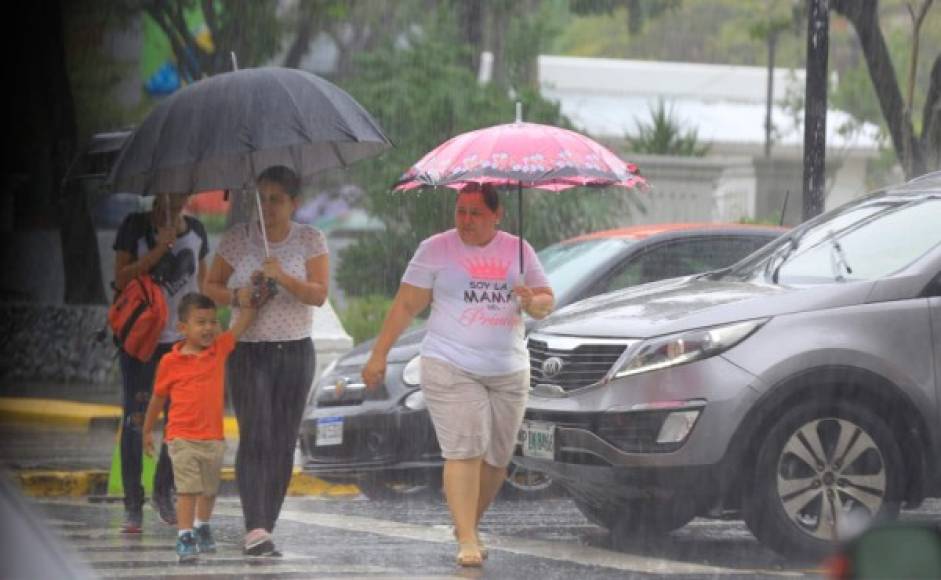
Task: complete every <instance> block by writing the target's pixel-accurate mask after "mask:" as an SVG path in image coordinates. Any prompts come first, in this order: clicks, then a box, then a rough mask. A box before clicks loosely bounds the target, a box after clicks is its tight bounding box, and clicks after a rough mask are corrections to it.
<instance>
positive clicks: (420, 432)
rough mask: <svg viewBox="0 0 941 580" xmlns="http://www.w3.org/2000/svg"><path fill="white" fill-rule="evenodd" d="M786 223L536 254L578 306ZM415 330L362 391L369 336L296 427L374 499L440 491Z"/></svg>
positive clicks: (646, 232) (579, 241)
mask: <svg viewBox="0 0 941 580" xmlns="http://www.w3.org/2000/svg"><path fill="white" fill-rule="evenodd" d="M784 231H785V230H784V229H783V228H777V227H771V226H748V225H741V224H667V225H648V226H636V227H630V228H624V229H618V230H609V231H603V232H597V233H592V234H589V235H584V236H580V237H577V238H573V239H570V240H566V241H564V242H561V243H558V244H554V245H552V246H549V247H547V248H545V249H543V250H542V251H540V252H539V257H540V261H541V262H542V264H543V267H544V268H545V270H546V273H547V275H548V277H549V280H550V282H551V284H552V288H553V290H554V292H555V296H556V301H557V304H559V305H565V304H568V303H570V302H574V301H575V300H578V299H580V298H585V297H588V296H593V295H595V294H598V293H601V292H607V291H610V290H614V289H617V288H624V287H627V286H631V285H634V284H639V283H643V282H650V281H653V280H659V279H662V278H667V277H671V276H680V275H685V274H692V273H694V272H703V271H707V270H714V269H716V268H721V267H724V266H727V265H729V264H731V263H733V262H735V261H737V260H738V259H739V258H741V257H743V256H745V255H747V254H749V253H751V252H752V251H753V250H755V249H757V248H759V247H761V246H763V245H765V244H767V243H768V242H769V241H771V240H772V239H774V238H776V237H777V236H779V235H781V233H783V232H784ZM424 334H425V331H424V328H422V327H419V328H417V329H415V330H412V331H410V332H407V333H404V334H403V335H402V336H401V337H400V338H399V340H398V341H397V342H396V344H395V346H394V347H393V348H392V350H391V351H390V353H389V357H388V368H387V371H386V382H385V384H384V385H383V386H382V387H381V388H379V389H377V390H376V391H375V392H368V391H366V388H365V385H363V383H362V378H361V372H362V367H363V365H364V364H365V362H366V359H367V358H368V356H369V352H370V350H371V349H372V341H368V342H365V343H362V344H360V345H358V346H357V347H355V348H353V349H352V350H351V351H350V352H349V353H347V354H346V355H345V356H343V357H342V358H340V359H339V360H337V361H336V363H335V364H334V365H331V366H330V367H328V368H327V369H325V371H324V373H323V375H322V377H321V379H320V381H319V382H318V384H317V385H316V387H315V388H314V389H312V391H311V395H310V399H309V401H308V405H307V410H306V411H305V415H304V419H303V421H302V423H301V429H300V447H301V452H302V456H303V466H304V469H305V470H306V471H307V472H309V473H312V474H314V475H317V476H319V477H322V478H325V479H328V480H333V481H342V482H348V481H355V482H357V484H358V485H359V487H360V489H361V490H362V491H363V493H365V494H366V495H367V496H369V497H373V498H378V497H386V496H390V495H392V496H394V495H398V494H406V493H415V492H425V491H428V490H436V489H438V488H439V487H440V476H441V473H440V472H441V465H442V459H441V455H440V453H441V452H440V449H439V447H438V442H437V439H436V438H435V434H434V431H433V428H432V425H431V419H430V417H429V416H428V411H427V410H426V408H425V404H424V399H423V396H422V393H421V391H420V390H419V388H418V387H419V384H420V377H419V375H418V369H419V366H418V353H419V348H420V346H421V341H422V338H423V337H424ZM508 481H509V483H510V485H511V487H514V488H516V489H520V490H528V491H538V490H542V489H546V488H547V487H548V486H549V485H550V484H551V481H550V480H548V479H547V478H546V477H545V476H544V475H543V474H540V473H538V472H532V471H526V470H521V469H518V468H515V469H514V470H512V472H511V474H510V476H509V479H508Z"/></svg>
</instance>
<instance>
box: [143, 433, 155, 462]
mask: <svg viewBox="0 0 941 580" xmlns="http://www.w3.org/2000/svg"><path fill="white" fill-rule="evenodd" d="M144 453H146V454H147V456H148V457H153V456H154V434H153V432H152V431H147V432H146V433H144Z"/></svg>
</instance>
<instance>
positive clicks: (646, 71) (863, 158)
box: [539, 55, 879, 223]
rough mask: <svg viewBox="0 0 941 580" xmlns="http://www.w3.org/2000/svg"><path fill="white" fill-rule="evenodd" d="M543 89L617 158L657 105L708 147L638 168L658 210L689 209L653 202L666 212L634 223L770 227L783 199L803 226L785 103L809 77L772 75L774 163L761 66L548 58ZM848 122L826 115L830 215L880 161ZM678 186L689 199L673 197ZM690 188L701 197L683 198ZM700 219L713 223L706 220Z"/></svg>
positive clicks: (798, 143) (796, 147) (797, 120)
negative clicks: (766, 222)
mask: <svg viewBox="0 0 941 580" xmlns="http://www.w3.org/2000/svg"><path fill="white" fill-rule="evenodd" d="M539 82H540V89H541V92H542V94H543V96H544V97H546V98H548V99H550V100H553V101H556V102H558V103H559V104H560V106H561V110H562V113H563V114H564V115H566V116H567V117H568V118H569V119H570V120H571V121H572V122H573V123H574V124H575V126H576V127H577V128H578V129H580V130H582V131H584V132H586V133H588V134H590V135H592V136H593V137H594V138H596V139H598V140H600V141H603V142H605V143H607V144H608V145H610V146H612V147H613V148H615V149H620V150H623V149H625V148H626V145H627V136H628V135H631V134H635V133H636V132H637V123H638V121H640V122H641V123H649V122H650V116H651V115H650V111H651V109H653V108H655V107H656V106H657V103H658V100H660V99H662V100H663V101H664V103H665V104H666V105H667V108H668V110H671V111H672V113H673V115H674V118H675V119H677V120H679V121H680V123H681V124H682V125H683V126H684V127H685V128H689V129H695V130H696V131H697V135H698V138H699V140H700V141H701V142H702V143H704V144H708V145H709V153H708V155H707V157H705V158H698V159H692V158H670V160H669V161H667V160H664V159H659V160H658V159H651V158H646V157H644V158H640V157H638V158H637V159H635V161H638V164H639V165H640V168H641V171H642V173H645V174H646V175H647V176H648V177H649V178H650V180H651V182H652V184H653V185H654V187H655V188H658V189H660V190H661V191H663V192H664V194H665V196H661V198H660V199H661V200H662V201H666V200H670V202H669V203H671V204H673V205H676V204H677V203H682V204H685V205H686V207H682V208H681V207H677V208H674V209H672V210H671V209H670V208H668V207H665V206H664V205H663V203H660V202H657V203H655V205H657V206H663V207H659V210H658V208H657V207H654V208H652V211H651V212H649V213H648V215H646V216H638V221H644V222H646V221H658V220H663V219H677V220H683V219H708V218H711V219H723V220H736V219H741V218H745V217H748V218H754V217H758V218H769V217H773V216H774V215H780V214H781V208H782V207H783V205H784V197H785V195H786V193H787V192H790V195H789V200H788V202H787V210H786V212H785V217H786V220H785V221H786V223H796V222H797V221H799V215H800V205H801V190H802V186H801V183H802V158H803V140H804V130H803V124H802V117H803V110H802V107H797V109H798V110H796V111H794V110H789V109H788V108H787V107H786V106H784V104H783V103H784V102H785V100H786V99H787V98H788V97H791V98H793V97H795V96H796V97H799V98H802V96H803V94H804V71H803V70H799V69H798V70H789V69H776V70H775V73H774V97H773V103H774V106H773V109H772V125H773V127H774V140H773V146H772V153H771V157H770V158H769V159H766V158H765V157H764V143H765V114H766V105H765V103H766V90H767V69H766V68H764V67H749V66H731V65H710V64H692V63H678V62H661V61H638V60H619V59H607V58H580V57H567V56H548V55H543V56H540V57H539ZM851 121H852V119H851V117H850V116H849V115H848V114H846V113H845V112H842V111H837V110H830V111H829V113H828V115H827V166H828V172H829V173H830V175H831V178H830V179H829V180H828V196H827V207H833V206H835V205H839V204H840V203H843V202H844V201H847V200H849V199H851V198H853V197H855V196H858V195H860V194H862V193H864V192H865V191H866V189H867V187H866V181H865V180H866V166H867V163H868V161H869V160H870V159H873V158H874V157H876V156H877V155H878V148H879V143H878V128H877V127H875V126H873V125H871V124H863V125H857V127H856V130H854V131H846V128H847V126H848V123H850V122H851ZM641 159H644V160H645V162H641ZM680 166H683V167H682V168H681V167H680ZM651 170H653V171H654V172H655V174H656V175H655V174H654V173H651ZM677 172H679V173H680V174H685V176H683V175H679V174H678V173H677ZM704 178H705V181H706V184H708V185H709V187H708V188H707V189H711V191H712V193H713V194H714V195H713V197H712V199H711V200H703V199H699V200H698V201H696V200H693V199H691V198H689V195H692V196H693V197H697V196H699V197H702V195H703V191H702V190H703V189H704V187H705V184H702V183H700V184H699V185H698V186H697V185H695V184H694V183H692V182H694V181H697V180H698V181H702V180H703V179H704ZM687 182H689V183H687ZM683 183H686V185H685V186H683V187H681V185H682V184H683ZM677 187H679V188H680V189H681V190H683V191H680V192H679V194H678V195H674V194H677V193H678V192H677V191H674V190H675V189H676V188H677ZM684 187H685V189H684ZM690 187H692V188H693V190H695V191H686V189H689V188H690ZM697 192H698V193H697ZM690 202H692V206H694V207H695V208H698V209H694V210H693V213H694V214H695V215H690V214H689V213H685V214H684V213H683V212H684V211H685V212H689V211H690ZM702 211H709V212H710V214H709V215H700V214H701V213H702ZM671 216H672V217H671Z"/></svg>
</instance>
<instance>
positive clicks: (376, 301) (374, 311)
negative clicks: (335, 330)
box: [339, 294, 392, 344]
mask: <svg viewBox="0 0 941 580" xmlns="http://www.w3.org/2000/svg"><path fill="white" fill-rule="evenodd" d="M390 306H392V299H391V298H386V297H385V296H381V295H378V294H370V295H367V296H362V297H359V298H348V299H347V301H346V308H344V309H343V310H342V311H341V312H340V313H339V316H340V322H342V323H343V327H344V328H345V329H346V331H347V332H348V333H349V334H350V336H351V337H353V343H354V344H359V343H361V342H363V341H364V340H369V339H370V338H374V337H375V336H376V335H377V334H379V330H380V329H381V328H382V322H383V320H385V317H386V313H387V312H388V311H389V307H390Z"/></svg>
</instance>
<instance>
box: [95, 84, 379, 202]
mask: <svg viewBox="0 0 941 580" xmlns="http://www.w3.org/2000/svg"><path fill="white" fill-rule="evenodd" d="M389 146H391V143H390V142H389V140H388V138H387V137H386V136H385V135H384V134H383V132H382V129H381V128H380V127H379V124H378V123H376V121H375V120H373V118H372V117H371V116H370V115H369V113H368V112H366V110H365V109H364V108H363V107H362V106H361V105H360V104H359V103H357V102H356V101H355V100H354V99H353V98H352V97H351V96H350V95H349V94H347V93H346V92H345V91H343V90H342V89H340V88H339V87H337V86H336V85H334V84H332V83H330V82H328V81H326V80H324V79H322V78H320V77H318V76H316V75H314V74H311V73H308V72H305V71H302V70H298V69H290V68H276V67H269V68H257V69H241V70H237V71H233V72H228V73H222V74H219V75H216V76H214V77H211V78H208V79H204V80H200V81H197V82H195V83H193V84H191V85H189V86H187V87H185V88H183V89H181V90H180V91H178V92H176V93H174V94H173V95H171V96H169V97H167V99H166V100H165V101H163V102H162V103H160V104H159V105H158V106H157V107H156V108H154V110H153V111H151V112H150V114H149V115H148V116H147V118H146V119H144V122H143V123H141V125H140V126H139V127H138V128H137V129H136V130H135V131H134V133H133V134H131V136H130V137H129V138H128V140H127V142H126V143H125V144H124V146H123V148H122V149H121V152H120V153H119V155H118V158H117V160H116V161H115V163H114V166H113V167H112V169H111V174H110V175H109V177H108V185H109V186H110V187H111V189H112V190H113V191H124V192H131V193H140V194H143V195H152V194H155V193H188V192H199V191H206V190H211V189H236V190H237V189H250V190H253V189H254V184H255V178H256V177H257V176H258V175H259V174H260V173H261V172H262V171H264V170H265V169H266V168H268V167H271V166H273V165H284V166H286V167H289V168H291V169H293V170H294V172H295V173H297V175H299V176H300V177H301V178H302V179H306V178H309V177H310V176H311V175H313V174H314V173H317V172H318V171H321V170H324V169H329V168H333V167H345V166H347V165H349V164H351V163H353V162H355V161H358V160H360V159H364V158H366V157H371V156H373V155H376V154H378V153H380V152H381V151H383V150H384V149H386V148H387V147H389Z"/></svg>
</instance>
